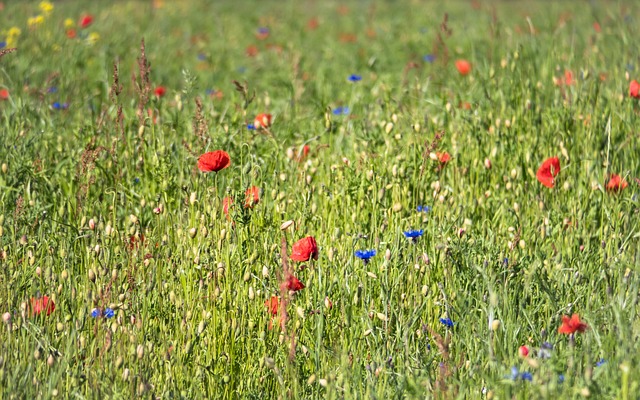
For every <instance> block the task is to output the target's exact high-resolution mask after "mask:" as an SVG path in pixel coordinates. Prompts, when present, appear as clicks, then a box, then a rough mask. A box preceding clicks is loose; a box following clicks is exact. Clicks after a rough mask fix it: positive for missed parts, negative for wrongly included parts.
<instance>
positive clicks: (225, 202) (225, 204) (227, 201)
mask: <svg viewBox="0 0 640 400" xmlns="http://www.w3.org/2000/svg"><path fill="white" fill-rule="evenodd" d="M232 206H233V199H232V198H231V197H225V198H224V199H222V212H223V213H224V215H226V216H227V218H229V208H231V207H232Z"/></svg>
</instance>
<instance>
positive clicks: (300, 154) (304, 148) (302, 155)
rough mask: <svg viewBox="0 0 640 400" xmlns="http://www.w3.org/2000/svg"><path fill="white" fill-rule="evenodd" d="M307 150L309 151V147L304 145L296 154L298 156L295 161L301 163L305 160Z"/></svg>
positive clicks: (307, 153)
mask: <svg viewBox="0 0 640 400" xmlns="http://www.w3.org/2000/svg"><path fill="white" fill-rule="evenodd" d="M309 150H311V148H310V147H309V145H307V144H305V145H304V146H302V151H301V152H298V156H297V157H296V161H298V162H301V161H303V160H304V159H305V158H307V155H309Z"/></svg>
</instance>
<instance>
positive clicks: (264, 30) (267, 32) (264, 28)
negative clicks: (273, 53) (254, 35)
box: [258, 26, 269, 35]
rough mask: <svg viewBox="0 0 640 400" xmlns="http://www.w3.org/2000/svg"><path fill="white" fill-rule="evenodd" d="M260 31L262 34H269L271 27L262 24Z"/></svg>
mask: <svg viewBox="0 0 640 400" xmlns="http://www.w3.org/2000/svg"><path fill="white" fill-rule="evenodd" d="M258 33H259V34H261V35H267V34H269V28H267V27H264V26H261V27H260V28H258Z"/></svg>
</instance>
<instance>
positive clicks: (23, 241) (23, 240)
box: [19, 235, 28, 246]
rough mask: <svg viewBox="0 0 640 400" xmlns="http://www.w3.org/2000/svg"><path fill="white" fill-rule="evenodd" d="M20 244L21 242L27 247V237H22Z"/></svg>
mask: <svg viewBox="0 0 640 400" xmlns="http://www.w3.org/2000/svg"><path fill="white" fill-rule="evenodd" d="M19 242H20V244H21V245H23V246H25V245H26V244H27V243H28V240H27V235H22V236H20V241H19Z"/></svg>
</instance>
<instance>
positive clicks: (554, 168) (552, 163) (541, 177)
mask: <svg viewBox="0 0 640 400" xmlns="http://www.w3.org/2000/svg"><path fill="white" fill-rule="evenodd" d="M559 172H560V160H558V157H551V158H547V159H546V160H544V162H543V163H542V165H540V168H538V172H537V173H536V178H537V179H538V181H540V183H542V184H543V185H544V186H546V187H548V188H552V187H553V186H554V184H555V182H554V178H555V177H556V176H557V175H558V173H559Z"/></svg>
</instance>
